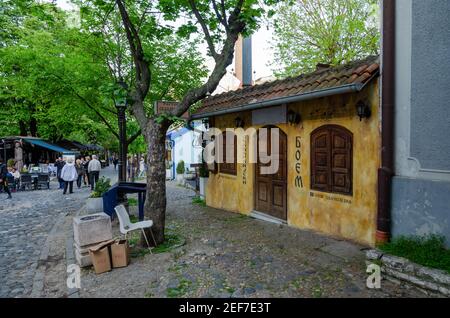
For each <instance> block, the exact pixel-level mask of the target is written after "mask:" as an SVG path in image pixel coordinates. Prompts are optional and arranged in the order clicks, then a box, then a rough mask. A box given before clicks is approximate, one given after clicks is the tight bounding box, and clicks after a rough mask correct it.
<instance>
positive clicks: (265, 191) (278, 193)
mask: <svg viewBox="0 0 450 318" xmlns="http://www.w3.org/2000/svg"><path fill="white" fill-rule="evenodd" d="M265 128H267V138H264V139H266V142H267V148H266V149H268V150H267V152H268V154H269V155H271V149H272V140H271V130H272V129H274V128H278V127H265ZM278 131H279V149H278V150H279V156H278V159H279V165H278V170H277V172H276V173H274V174H262V173H261V167H264V166H270V163H267V164H264V163H262V162H261V158H260V154H259V153H260V152H259V146H260V131H258V148H257V149H258V161H257V163H256V173H255V176H256V180H255V186H256V189H255V210H256V211H258V212H262V213H265V214H268V215H270V216H273V217H276V218H278V219H281V220H287V136H286V134H285V133H284V132H283V131H282V130H281V129H279V128H278ZM262 142H264V141H263V140H262ZM263 149H264V147H263Z"/></svg>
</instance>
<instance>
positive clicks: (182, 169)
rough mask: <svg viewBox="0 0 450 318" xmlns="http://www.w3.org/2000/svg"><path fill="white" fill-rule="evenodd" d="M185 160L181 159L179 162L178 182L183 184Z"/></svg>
mask: <svg viewBox="0 0 450 318" xmlns="http://www.w3.org/2000/svg"><path fill="white" fill-rule="evenodd" d="M184 170H185V168H184V161H183V160H180V161H178V164H177V182H178V183H179V184H183V183H184V178H183V174H184Z"/></svg>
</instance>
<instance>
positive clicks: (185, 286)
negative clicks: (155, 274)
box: [167, 278, 192, 298]
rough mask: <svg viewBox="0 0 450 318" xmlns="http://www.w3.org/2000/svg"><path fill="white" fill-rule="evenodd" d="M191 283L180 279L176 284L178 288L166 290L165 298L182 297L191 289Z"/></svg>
mask: <svg viewBox="0 0 450 318" xmlns="http://www.w3.org/2000/svg"><path fill="white" fill-rule="evenodd" d="M191 285H192V282H191V281H190V280H187V279H185V278H182V279H181V280H180V282H179V283H178V286H177V287H175V288H167V297H169V298H177V297H182V296H184V295H185V294H186V293H187V292H188V291H189V288H190V287H191Z"/></svg>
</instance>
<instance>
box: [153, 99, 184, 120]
mask: <svg viewBox="0 0 450 318" xmlns="http://www.w3.org/2000/svg"><path fill="white" fill-rule="evenodd" d="M178 104H179V102H169V101H157V102H156V103H155V114H158V115H159V114H164V113H170V112H171V111H173V110H174V109H175V108H176V107H177V106H178ZM181 118H183V119H189V113H188V112H185V113H184V114H183V115H182V116H181Z"/></svg>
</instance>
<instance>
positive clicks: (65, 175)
mask: <svg viewBox="0 0 450 318" xmlns="http://www.w3.org/2000/svg"><path fill="white" fill-rule="evenodd" d="M55 166H56V176H57V178H58V181H59V188H60V189H63V194H66V193H67V190H69V193H73V183H74V182H76V184H77V187H78V189H80V188H81V183H82V182H83V183H84V186H90V187H91V190H94V188H95V185H96V184H97V182H98V179H99V177H100V170H101V169H102V165H101V163H100V161H99V160H98V159H97V156H96V155H93V156H92V158H90V157H89V156H86V157H84V158H79V159H77V160H74V159H72V158H69V159H67V160H63V159H62V158H58V159H57V160H56V162H55Z"/></svg>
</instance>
